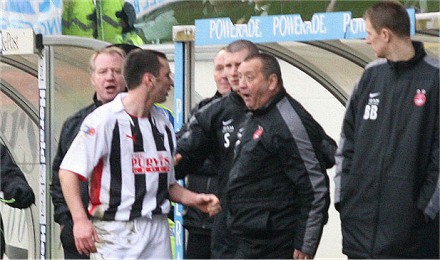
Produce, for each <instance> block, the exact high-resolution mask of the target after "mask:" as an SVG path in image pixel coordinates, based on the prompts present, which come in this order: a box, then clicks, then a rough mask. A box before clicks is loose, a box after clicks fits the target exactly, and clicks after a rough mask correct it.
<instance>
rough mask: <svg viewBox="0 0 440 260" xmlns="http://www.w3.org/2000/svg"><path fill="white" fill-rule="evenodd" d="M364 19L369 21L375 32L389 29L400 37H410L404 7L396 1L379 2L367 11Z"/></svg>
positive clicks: (407, 16)
mask: <svg viewBox="0 0 440 260" xmlns="http://www.w3.org/2000/svg"><path fill="white" fill-rule="evenodd" d="M364 19H369V20H370V23H371V25H372V26H373V28H374V30H376V32H379V31H380V30H381V29H383V28H387V29H390V30H391V31H393V32H394V33H395V34H396V35H398V36H400V37H409V36H410V33H411V32H410V28H411V24H410V20H409V15H408V12H407V11H406V9H405V7H404V6H403V5H402V4H401V3H399V2H397V1H381V2H379V3H377V4H375V5H373V6H372V7H370V8H369V9H368V10H367V11H365V14H364Z"/></svg>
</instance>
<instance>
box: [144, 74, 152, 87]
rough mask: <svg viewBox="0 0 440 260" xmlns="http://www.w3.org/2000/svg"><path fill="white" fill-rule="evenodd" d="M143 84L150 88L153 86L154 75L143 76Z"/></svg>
mask: <svg viewBox="0 0 440 260" xmlns="http://www.w3.org/2000/svg"><path fill="white" fill-rule="evenodd" d="M142 82H143V83H144V84H145V85H146V86H147V87H150V86H152V85H153V75H152V74H151V73H148V72H146V73H144V75H142Z"/></svg>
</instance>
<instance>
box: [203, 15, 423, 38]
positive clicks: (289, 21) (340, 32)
mask: <svg viewBox="0 0 440 260" xmlns="http://www.w3.org/2000/svg"><path fill="white" fill-rule="evenodd" d="M408 14H409V16H410V20H411V33H412V35H413V34H415V10H414V9H408ZM195 27H196V41H195V44H196V45H226V44H228V43H230V42H232V41H235V40H238V39H246V40H250V41H252V42H254V43H267V42H287V41H319V40H338V39H363V38H365V37H366V32H365V21H364V19H362V18H354V19H353V18H352V17H351V12H329V13H316V14H314V15H313V17H312V19H311V20H310V21H303V20H302V18H301V15H299V14H291V15H273V16H253V17H251V19H250V20H249V22H248V23H247V24H232V22H231V20H230V19H229V18H214V19H200V20H196V21H195Z"/></svg>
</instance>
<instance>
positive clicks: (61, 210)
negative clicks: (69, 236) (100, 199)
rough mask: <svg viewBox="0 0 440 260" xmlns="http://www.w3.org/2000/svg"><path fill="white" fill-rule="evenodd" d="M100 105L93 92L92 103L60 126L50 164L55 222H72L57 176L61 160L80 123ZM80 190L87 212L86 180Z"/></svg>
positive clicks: (63, 223)
mask: <svg viewBox="0 0 440 260" xmlns="http://www.w3.org/2000/svg"><path fill="white" fill-rule="evenodd" d="M101 105H102V103H101V102H100V101H99V100H97V98H96V94H95V95H94V96H93V104H91V105H89V106H87V107H85V108H83V109H81V110H79V111H78V112H77V113H76V114H74V115H73V116H71V117H69V118H68V119H67V120H66V121H65V122H64V124H63V126H62V128H61V134H60V140H59V142H58V150H57V154H56V155H55V158H54V161H53V164H52V182H51V184H50V195H51V197H52V203H53V205H54V208H55V214H54V216H55V222H57V223H58V224H60V225H66V224H68V223H72V216H71V214H70V211H69V208H68V207H67V204H66V201H65V200H64V196H63V192H62V190H61V184H60V178H59V176H58V171H59V169H60V165H61V162H62V161H63V158H64V156H65V155H66V153H67V150H69V147H70V145H71V144H72V142H73V139H75V137H76V135H77V134H78V132H79V129H80V127H81V123H82V122H83V121H84V119H85V118H86V117H87V116H88V115H89V114H90V113H92V112H93V110H95V109H96V108H97V107H99V106H101ZM80 192H81V199H82V202H83V205H84V209H85V210H86V212H88V211H87V207H88V203H89V191H88V184H87V182H81V183H80Z"/></svg>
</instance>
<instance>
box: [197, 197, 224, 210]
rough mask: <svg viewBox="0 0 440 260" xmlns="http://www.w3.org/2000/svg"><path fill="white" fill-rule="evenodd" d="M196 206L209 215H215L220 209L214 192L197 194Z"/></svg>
mask: <svg viewBox="0 0 440 260" xmlns="http://www.w3.org/2000/svg"><path fill="white" fill-rule="evenodd" d="M196 206H197V208H199V209H200V210H201V211H203V212H205V213H208V214H209V216H214V215H217V214H218V213H219V212H220V211H221V209H222V208H221V206H220V201H219V199H218V198H217V196H215V195H214V194H203V193H200V194H197V205H196Z"/></svg>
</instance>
